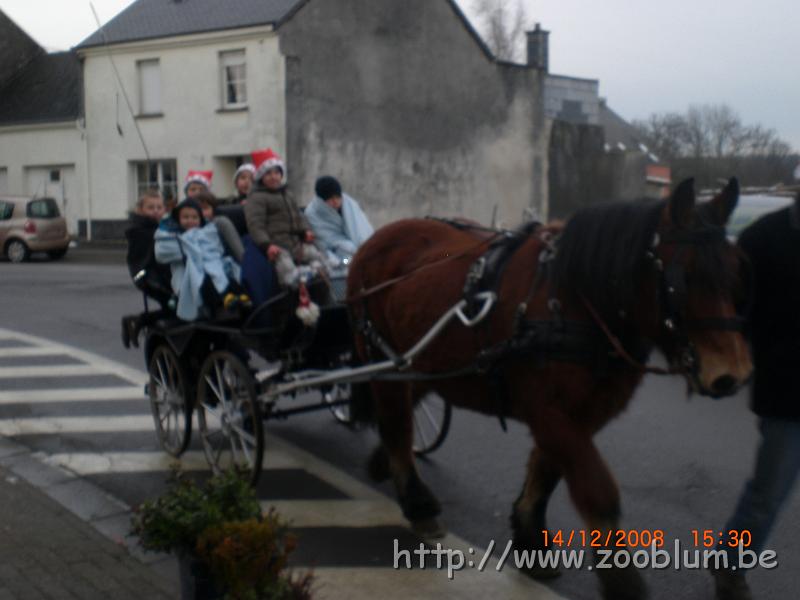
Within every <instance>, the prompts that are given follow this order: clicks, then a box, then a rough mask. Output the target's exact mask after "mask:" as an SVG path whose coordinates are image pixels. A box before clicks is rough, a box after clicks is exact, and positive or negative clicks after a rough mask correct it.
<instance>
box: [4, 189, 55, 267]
mask: <svg viewBox="0 0 800 600" xmlns="http://www.w3.org/2000/svg"><path fill="white" fill-rule="evenodd" d="M69 242H70V237H69V234H68V233H67V222H66V220H65V219H64V217H62V216H61V212H60V211H59V210H58V203H57V202H56V201H55V200H54V199H53V198H31V197H30V196H0V248H2V250H3V253H4V254H5V255H6V257H8V260H10V261H11V262H15V263H19V262H24V261H26V260H28V258H29V257H30V255H31V253H32V252H46V253H47V255H48V256H49V257H50V258H52V259H53V260H56V259H59V258H61V257H63V256H64V255H65V254H66V253H67V248H68V247H69Z"/></svg>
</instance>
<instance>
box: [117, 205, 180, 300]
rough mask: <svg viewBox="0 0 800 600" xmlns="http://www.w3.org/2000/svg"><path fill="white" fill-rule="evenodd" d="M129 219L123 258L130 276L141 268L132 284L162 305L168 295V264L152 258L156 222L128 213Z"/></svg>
mask: <svg viewBox="0 0 800 600" xmlns="http://www.w3.org/2000/svg"><path fill="white" fill-rule="evenodd" d="M129 222H130V227H128V229H127V230H125V238H126V239H127V240H128V255H127V257H126V260H127V263H128V271H129V272H130V274H131V278H135V277H136V276H137V275H138V274H139V273H141V272H142V271H144V272H145V275H144V277H142V278H140V279H139V280H138V281H136V282H135V284H136V287H137V288H139V289H140V290H142V291H143V292H144V293H145V294H147V295H148V296H150V297H151V298H153V299H155V300H156V301H157V302H158V303H159V304H161V306H162V308H163V307H166V305H167V302H168V301H169V299H170V297H171V296H172V289H171V287H170V279H171V274H170V269H169V267H168V266H167V265H162V264H159V263H158V262H157V261H156V257H155V248H154V245H155V240H154V237H155V234H156V230H157V229H158V221H154V220H153V219H151V218H149V217H145V216H143V215H137V214H134V213H132V214H131V215H130V219H129Z"/></svg>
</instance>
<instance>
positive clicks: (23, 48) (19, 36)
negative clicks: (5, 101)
mask: <svg viewBox="0 0 800 600" xmlns="http://www.w3.org/2000/svg"><path fill="white" fill-rule="evenodd" d="M43 53H44V50H43V49H42V48H41V47H40V46H39V45H38V44H37V43H36V42H35V41H33V39H31V38H30V37H29V36H28V34H26V33H25V32H24V31H22V29H20V28H19V27H17V25H16V24H15V23H14V22H13V21H12V20H11V19H9V18H8V17H7V16H6V14H5V13H4V12H3V11H2V10H0V84H2V83H3V82H4V81H5V80H6V79H8V78H9V77H11V76H12V75H13V74H14V73H16V72H17V71H18V70H19V69H21V68H22V67H24V66H25V65H26V64H27V63H28V62H29V61H30V60H31V59H33V58H34V57H36V56H38V55H39V54H43Z"/></svg>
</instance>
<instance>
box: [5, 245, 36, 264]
mask: <svg viewBox="0 0 800 600" xmlns="http://www.w3.org/2000/svg"><path fill="white" fill-rule="evenodd" d="M30 255H31V251H30V250H29V249H28V246H27V245H26V244H25V242H23V241H22V240H11V241H10V242H8V244H6V256H7V257H8V260H10V261H11V262H12V263H21V262H25V261H26V260H28V257H30Z"/></svg>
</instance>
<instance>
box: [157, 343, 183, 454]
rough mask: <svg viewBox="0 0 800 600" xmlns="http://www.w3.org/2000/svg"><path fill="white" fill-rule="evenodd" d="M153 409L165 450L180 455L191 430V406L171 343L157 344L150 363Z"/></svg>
mask: <svg viewBox="0 0 800 600" xmlns="http://www.w3.org/2000/svg"><path fill="white" fill-rule="evenodd" d="M149 372H150V385H149V386H148V389H149V392H150V409H151V410H152V412H153V421H154V422H155V426H156V435H157V436H158V441H159V443H160V444H161V447H162V448H163V449H164V451H165V452H167V453H169V454H171V455H172V456H180V455H181V454H182V453H183V451H184V450H186V447H187V446H188V445H189V439H190V437H191V434H192V412H191V411H192V409H191V405H190V404H189V403H187V402H186V396H187V393H188V389H187V387H186V375H185V373H184V370H183V367H181V363H180V360H179V359H178V356H177V355H176V354H175V352H174V351H173V350H172V348H170V347H169V346H167V345H165V344H161V345H159V346H157V347H156V349H155V351H154V352H153V355H152V356H151V358H150V365H149Z"/></svg>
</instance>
